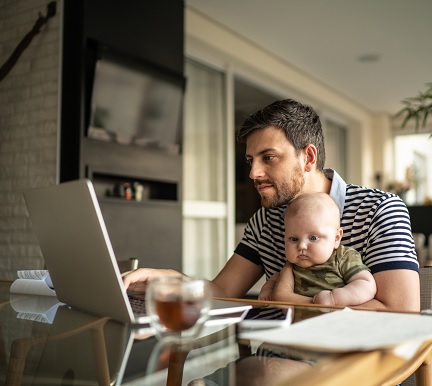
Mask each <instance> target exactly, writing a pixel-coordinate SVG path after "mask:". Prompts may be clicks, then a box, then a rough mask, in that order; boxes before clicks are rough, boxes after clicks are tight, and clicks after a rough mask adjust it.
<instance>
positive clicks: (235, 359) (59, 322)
mask: <svg viewBox="0 0 432 386" xmlns="http://www.w3.org/2000/svg"><path fill="white" fill-rule="evenodd" d="M242 301H243V302H245V301H246V300H244V299H243V300H242ZM250 303H251V304H252V305H253V307H254V308H253V309H252V311H251V313H250V315H249V316H252V317H253V314H254V313H257V312H261V311H265V312H268V311H269V310H270V309H278V310H280V309H281V308H283V309H284V311H285V313H287V314H288V316H289V318H290V320H289V322H291V321H292V323H297V322H298V321H300V320H305V319H308V318H314V317H316V316H319V315H322V314H328V313H329V312H331V311H334V310H335V309H337V308H324V307H316V306H310V307H309V306H295V307H294V306H284V307H277V308H275V307H274V305H271V306H270V305H265V304H260V303H259V302H255V301H253V300H250ZM32 307H33V309H32ZM36 311H37V312H36ZM291 317H292V320H291ZM255 322H257V321H255V320H249V319H248V320H247V322H246V323H243V324H242V323H240V324H239V323H229V322H227V323H225V322H221V323H219V324H216V325H212V326H207V327H205V328H204V329H203V330H202V331H201V333H200V335H199V336H198V337H196V338H195V339H193V340H183V341H181V342H179V341H176V342H172V341H166V340H164V339H162V340H161V339H157V338H156V337H155V336H154V335H153V333H152V331H151V329H150V328H149V327H148V326H142V327H133V326H131V325H125V324H121V323H118V322H115V321H113V320H110V319H108V318H101V317H96V316H93V315H89V314H87V313H83V312H80V311H77V310H73V309H71V308H70V307H68V306H66V305H62V304H58V302H56V298H53V299H49V298H47V297H41V296H28V295H17V294H10V293H9V285H8V284H5V283H0V339H1V340H0V341H1V343H2V344H1V345H0V347H1V352H0V383H1V384H5V385H60V384H61V385H129V386H135V385H140V386H141V385H152V386H153V385H155V386H157V385H169V386H171V385H179V386H180V385H191V386H196V385H213V386H214V385H248V386H249V385H254V384H256V385H276V384H280V382H283V381H285V380H288V379H290V378H292V377H293V376H296V375H297V374H300V373H303V372H305V373H306V372H308V371H310V370H311V369H313V368H315V367H316V364H320V363H332V361H333V360H334V359H335V358H338V359H340V358H341V356H340V353H339V354H337V353H328V352H327V353H325V352H321V353H318V352H314V351H312V350H304V349H303V350H301V349H298V348H296V349H294V348H293V347H289V346H286V345H278V344H263V343H261V342H255V341H251V340H249V339H244V338H242V336H243V335H244V334H243V332H244V331H248V330H250V329H251V328H253V329H257V330H259V329H262V328H264V329H268V328H270V327H278V326H280V325H281V323H284V321H283V320H280V321H270V322H264V323H261V322H259V323H255ZM260 323H261V324H260ZM266 323H276V325H275V324H273V325H270V326H269V325H266ZM285 323H286V322H285Z"/></svg>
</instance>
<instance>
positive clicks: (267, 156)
mask: <svg viewBox="0 0 432 386" xmlns="http://www.w3.org/2000/svg"><path fill="white" fill-rule="evenodd" d="M273 158H274V155H265V156H264V161H271V160H272V159H273Z"/></svg>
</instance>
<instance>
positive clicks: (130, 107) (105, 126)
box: [87, 56, 184, 154]
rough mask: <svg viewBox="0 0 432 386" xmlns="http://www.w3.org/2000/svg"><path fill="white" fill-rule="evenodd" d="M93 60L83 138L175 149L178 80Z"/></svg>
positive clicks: (118, 63)
mask: <svg viewBox="0 0 432 386" xmlns="http://www.w3.org/2000/svg"><path fill="white" fill-rule="evenodd" d="M125 63H126V61H125V60H117V59H113V58H112V57H109V56H105V57H104V56H102V57H100V58H99V59H97V60H96V64H95V69H94V78H93V87H92V89H91V108H90V117H89V121H90V122H89V126H88V130H87V137H89V138H92V139H96V140H101V141H110V142H116V143H119V144H124V145H136V146H142V147H147V148H154V149H160V150H164V151H168V152H170V153H174V154H177V153H178V152H179V151H180V138H181V134H180V127H181V117H182V106H183V93H184V79H183V77H173V76H172V74H164V73H163V71H160V70H159V71H158V70H156V69H155V68H151V67H146V66H143V65H137V64H136V63H135V64H131V62H129V63H128V64H125Z"/></svg>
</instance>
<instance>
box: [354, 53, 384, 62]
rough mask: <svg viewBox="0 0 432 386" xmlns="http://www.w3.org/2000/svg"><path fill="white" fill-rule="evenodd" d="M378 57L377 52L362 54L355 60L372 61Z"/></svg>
mask: <svg viewBox="0 0 432 386" xmlns="http://www.w3.org/2000/svg"><path fill="white" fill-rule="evenodd" d="M379 58H380V55H379V54H364V55H360V56H359V57H358V58H357V60H358V61H359V62H361V63H374V62H377V61H378V60H379Z"/></svg>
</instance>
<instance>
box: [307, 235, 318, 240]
mask: <svg viewBox="0 0 432 386" xmlns="http://www.w3.org/2000/svg"><path fill="white" fill-rule="evenodd" d="M309 240H310V241H318V240H319V237H318V236H311V237H309Z"/></svg>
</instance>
